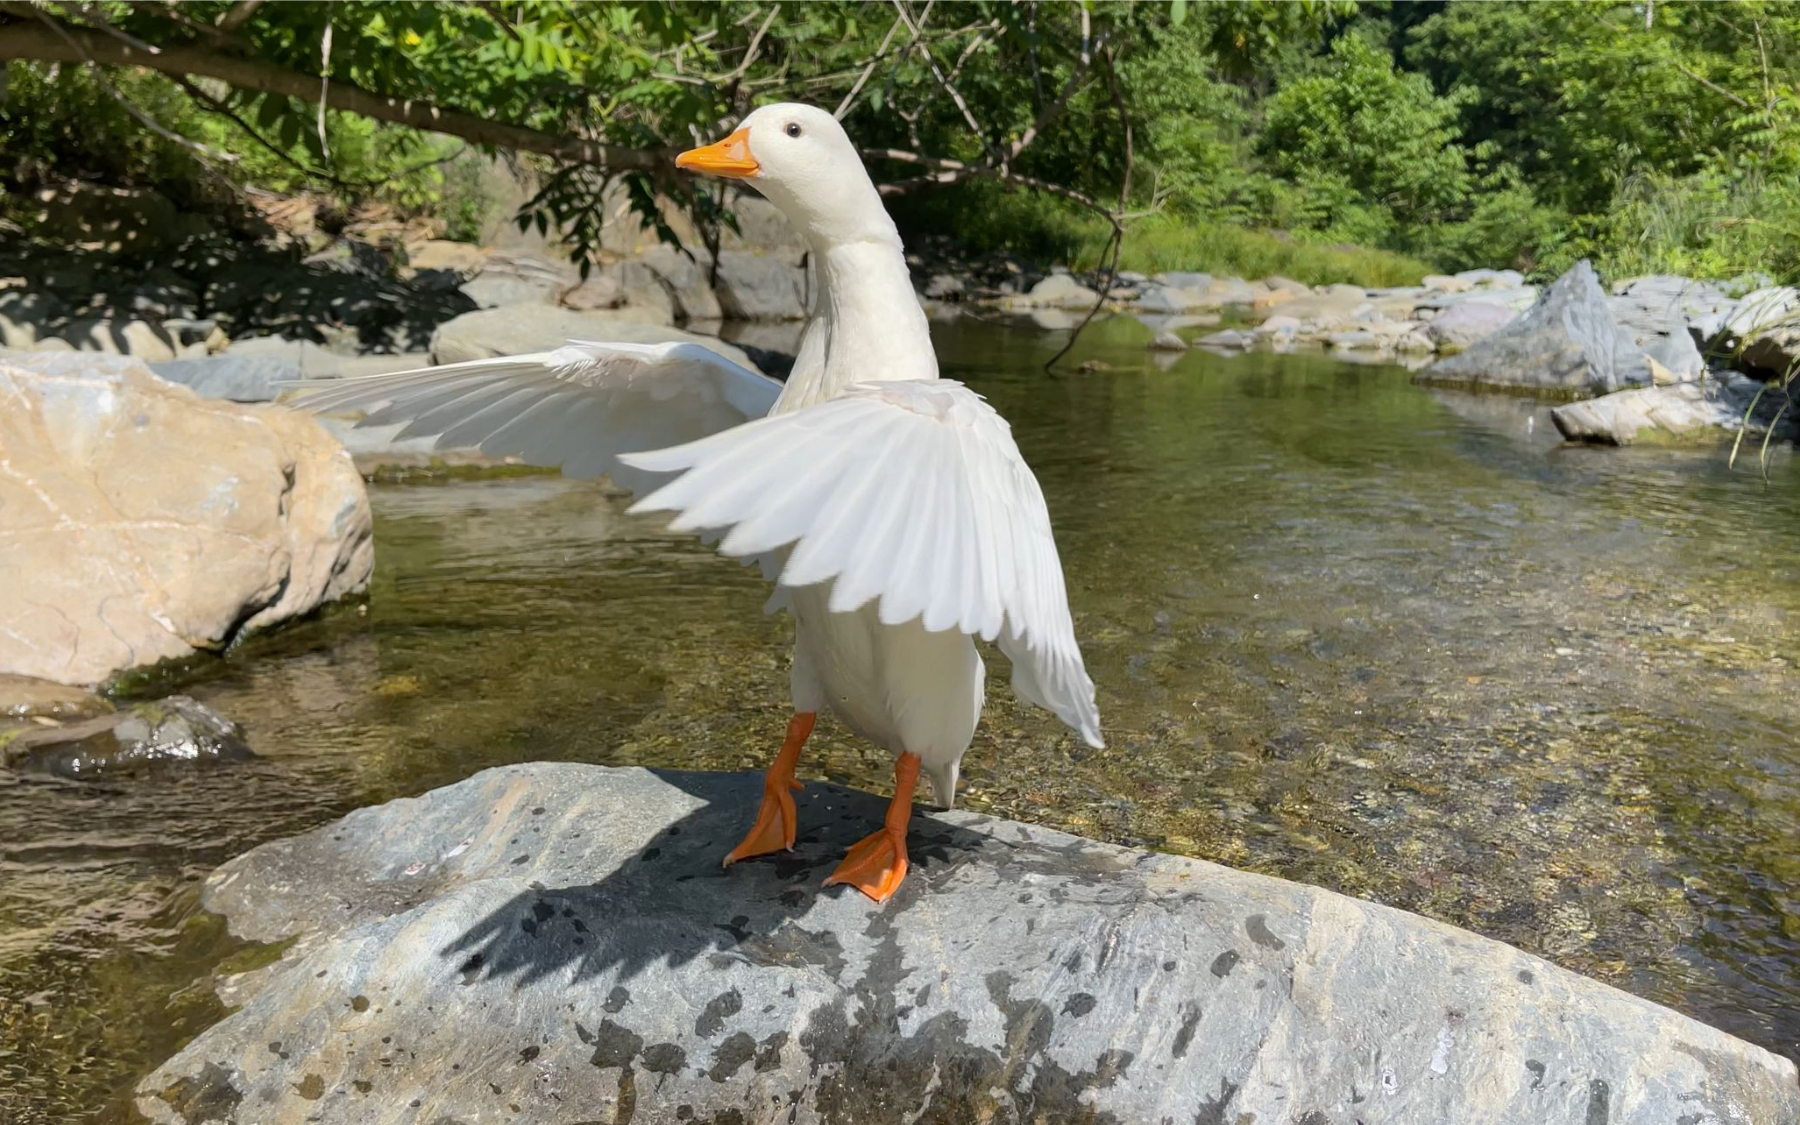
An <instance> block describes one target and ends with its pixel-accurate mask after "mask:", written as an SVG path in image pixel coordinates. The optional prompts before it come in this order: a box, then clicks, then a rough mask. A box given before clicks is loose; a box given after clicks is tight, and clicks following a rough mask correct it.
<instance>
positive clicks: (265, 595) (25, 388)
mask: <svg viewBox="0 0 1800 1125" xmlns="http://www.w3.org/2000/svg"><path fill="white" fill-rule="evenodd" d="M0 400H4V401H6V402H7V403H8V405H7V407H6V408H5V409H4V410H0V451H3V453H0V455H3V456H4V462H0V513H4V515H3V516H0V527H4V530H5V534H4V535H0V623H4V625H5V628H3V629H0V671H5V672H13V673H17V674H19V675H26V676H37V677H39V678H41V679H47V680H54V681H56V682H58V683H66V684H91V683H96V682H98V681H100V680H103V679H105V678H106V677H107V676H109V675H111V674H112V673H113V672H116V671H120V670H122V669H126V668H131V667H135V666H138V665H144V664H152V663H155V662H156V661H159V660H164V659H168V658H171V657H182V656H188V655H191V654H192V653H194V651H195V650H196V649H203V648H217V647H219V646H222V645H224V644H225V643H226V642H228V641H229V640H231V639H232V638H233V637H235V636H237V635H239V634H240V633H242V632H243V631H245V630H247V629H255V628H260V627H263V626H267V625H274V624H276V623H278V622H281V621H285V620H287V619H289V618H291V617H296V616H299V615H301V614H304V613H308V612H310V611H311V610H313V609H315V608H317V607H318V606H319V605H321V604H323V603H325V602H329V601H331V600H333V599H336V598H339V597H342V596H344V595H346V594H350V593H354V592H355V591H357V590H360V589H362V588H363V586H365V585H366V584H367V583H368V580H369V572H370V569H371V567H372V565H373V562H374V551H373V548H372V546H371V544H370V539H369V535H370V518H369V499H368V495H367V494H366V493H365V492H364V490H363V484H362V478H361V477H359V476H358V475H357V473H356V467H355V466H354V465H353V464H351V461H350V455H349V454H347V453H345V452H344V450H343V448H342V447H341V446H340V445H338V443H337V442H336V441H334V440H332V438H331V436H330V435H328V434H327V433H326V432H325V431H324V430H323V429H322V428H320V426H319V424H318V423H317V422H316V421H314V420H313V419H311V418H309V417H306V416H305V415H301V414H296V413H294V412H292V411H289V410H286V409H283V408H281V407H276V406H238V405H233V404H231V403H226V402H221V401H219V400H216V399H203V398H201V397H200V396H198V395H196V394H195V393H194V392H193V391H190V390H188V389H187V388H185V387H177V386H175V385H173V384H171V383H166V382H164V381H162V380H161V379H158V378H157V377H156V376H155V375H152V374H151V373H150V371H149V370H148V369H147V368H145V366H144V365H143V364H142V363H141V362H139V361H138V360H135V359H129V358H124V357H106V356H96V355H77V354H71V353H66V352H65V353H52V354H48V355H33V356H29V357H18V358H9V359H6V360H5V361H3V362H0Z"/></svg>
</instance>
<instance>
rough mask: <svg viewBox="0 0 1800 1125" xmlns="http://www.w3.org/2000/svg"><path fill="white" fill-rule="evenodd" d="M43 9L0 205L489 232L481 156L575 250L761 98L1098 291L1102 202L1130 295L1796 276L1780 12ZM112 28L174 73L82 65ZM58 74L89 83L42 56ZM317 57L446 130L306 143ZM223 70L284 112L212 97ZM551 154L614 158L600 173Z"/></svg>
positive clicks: (1784, 21)
mask: <svg viewBox="0 0 1800 1125" xmlns="http://www.w3.org/2000/svg"><path fill="white" fill-rule="evenodd" d="M237 13H244V18H242V19H241V20H238V18H237V15H236V14H237ZM35 16H36V18H35V19H33V18H28V15H27V14H26V13H25V11H24V10H23V8H22V6H9V7H7V8H5V9H4V10H0V58H8V59H12V60H14V61H11V62H9V63H8V64H7V87H6V90H5V94H4V99H3V100H0V151H4V152H6V153H8V154H9V155H10V156H14V157H16V158H17V159H16V160H13V161H10V162H8V163H9V167H7V168H0V179H4V180H5V183H4V186H5V187H6V188H7V189H9V190H13V191H20V190H29V189H35V188H37V187H41V186H43V185H45V184H47V183H52V182H54V181H56V180H57V179H59V178H67V177H81V178H86V179H94V180H99V181H102V182H108V183H118V184H143V185H147V186H154V187H157V188H159V189H160V190H163V191H165V192H167V193H168V194H170V195H172V196H173V197H175V198H176V199H177V200H178V202H182V203H184V204H186V205H190V206H196V207H198V206H216V205H217V203H218V200H219V198H220V196H221V195H222V194H228V193H229V189H230V188H232V187H244V186H255V187H262V188H267V189H270V190H275V191H290V190H295V189H297V188H301V187H305V188H310V189H312V190H317V191H323V192H325V193H327V194H329V195H331V196H333V197H335V198H336V199H337V200H338V201H339V202H340V203H341V204H342V206H343V207H344V208H345V209H346V210H349V209H351V208H353V207H355V206H356V205H358V204H360V203H364V202H368V201H376V202H381V203H384V204H386V205H388V206H389V207H391V208H394V209H397V210H399V211H401V212H403V213H430V214H432V215H433V216H435V217H437V218H439V219H441V220H442V221H443V222H444V224H445V226H446V228H447V230H448V232H449V233H450V234H451V235H452V236H453V237H469V236H470V235H471V233H472V232H473V231H474V230H476V229H478V228H479V227H480V225H481V219H482V216H483V214H484V210H485V209H486V208H487V207H488V205H489V204H488V201H486V200H484V199H483V198H482V197H481V195H480V192H479V187H478V184H479V165H478V162H477V161H476V160H475V159H473V157H475V156H478V155H481V154H484V153H493V152H496V151H501V150H509V151H517V152H523V153H525V154H526V155H525V159H526V160H527V161H529V162H531V163H533V164H534V165H535V166H536V167H537V169H538V170H539V172H540V173H541V175H542V178H543V183H544V185H545V190H544V192H543V193H542V195H540V196H539V197H538V198H537V199H535V200H533V201H532V202H531V203H530V204H528V205H527V211H526V214H525V215H524V216H523V218H524V219H526V220H527V221H532V222H542V223H545V224H548V223H550V222H555V223H557V224H558V225H560V226H562V227H563V228H564V229H565V231H566V233H567V234H568V236H569V238H570V240H571V242H572V243H573V244H574V245H575V246H576V248H577V250H578V251H581V250H590V251H591V249H592V248H593V247H594V246H595V245H597V242H598V231H599V225H600V222H601V221H602V217H603V214H602V213H603V208H602V207H601V206H600V200H601V198H602V197H603V195H605V193H606V192H607V191H608V190H609V189H610V188H614V187H617V186H621V185H622V186H623V187H624V188H625V189H627V196H628V198H630V199H632V200H634V201H636V202H637V203H638V204H639V205H640V206H641V207H643V208H644V209H646V210H648V209H649V208H650V206H651V204H652V201H653V200H654V198H655V196H656V193H657V192H658V191H659V190H660V191H663V192H667V193H672V194H673V196H674V197H675V198H676V200H677V201H678V202H679V203H682V204H684V205H686V206H688V207H690V208H694V209H696V211H697V213H698V215H699V216H700V218H701V219H702V220H703V221H705V222H710V221H712V220H713V217H714V206H715V205H714V202H713V197H711V196H709V195H707V194H705V193H704V191H696V190H695V188H694V187H693V185H692V184H691V183H689V182H685V181H679V180H669V179H666V178H663V177H662V176H661V175H660V169H661V168H663V167H666V156H663V155H659V152H666V150H667V149H669V148H671V147H680V146H685V145H686V144H688V143H690V142H691V140H692V139H693V138H694V137H695V136H711V135H713V134H715V133H716V132H717V131H718V129H719V128H720V125H721V123H722V122H725V121H728V120H729V119H730V118H731V117H732V116H733V115H734V114H737V113H741V112H742V111H743V109H744V108H746V107H747V106H749V105H752V104H755V103H756V102H761V101H769V100H776V99H781V98H799V99H804V100H808V101H812V102H815V103H818V104H823V105H836V104H838V102H839V101H840V100H844V99H846V98H847V99H848V101H847V105H848V108H847V114H846V124H847V125H848V126H849V128H850V129H851V131H852V133H853V135H855V136H857V137H858V139H859V140H860V141H861V142H862V143H864V144H865V145H866V146H867V147H868V149H869V150H889V151H893V152H897V153H900V154H902V158H901V159H893V158H883V157H880V156H875V155H872V156H871V163H872V165H873V167H874V168H875V169H876V171H877V173H878V175H879V176H880V177H882V178H883V179H884V180H885V181H887V182H889V183H890V184H898V185H899V190H898V193H897V194H896V196H895V207H896V211H897V213H898V214H899V215H900V216H901V218H902V221H903V222H904V223H905V224H906V225H907V227H908V229H909V232H910V233H913V234H921V233H933V234H942V235H947V236H949V237H951V238H953V239H955V240H958V241H960V242H962V243H963V244H965V245H966V246H967V247H969V248H971V249H977V250H979V249H989V248H1005V249H1008V250H1010V251H1012V252H1015V253H1024V254H1033V255H1037V256H1043V257H1053V258H1061V259H1064V260H1067V261H1070V262H1071V263H1073V264H1076V265H1091V264H1094V263H1096V262H1097V261H1098V260H1099V259H1100V256H1101V250H1102V249H1103V248H1104V245H1105V241H1106V238H1107V235H1108V234H1109V233H1110V229H1111V228H1110V226H1109V225H1108V223H1107V221H1106V220H1105V219H1104V218H1103V217H1102V215H1101V213H1100V212H1102V211H1106V210H1113V209H1119V210H1122V211H1123V212H1124V213H1125V214H1126V215H1127V216H1128V222H1127V227H1128V230H1127V234H1126V237H1125V240H1124V244H1123V251H1122V255H1121V259H1122V261H1121V264H1122V265H1124V266H1125V267H1127V268H1135V269H1140V270H1146V271H1153V270H1156V269H1162V268H1175V267H1179V268H1187V269H1202V270H1213V271H1217V272H1231V273H1241V274H1245V275H1259V274H1267V273H1281V274H1286V275H1289V276H1293V277H1297V278H1300V279H1302V280H1307V281H1336V280H1349V281H1357V282H1362V283H1365V284H1383V283H1392V282H1395V281H1401V280H1416V278H1417V276H1418V275H1419V274H1420V273H1422V272H1426V271H1427V270H1430V269H1440V270H1451V269H1460V268H1467V267H1473V266H1493V267H1503V266H1512V267H1517V268H1520V269H1524V270H1527V271H1533V272H1537V273H1551V272H1554V271H1557V270H1560V269H1562V268H1564V267H1566V266H1567V265H1568V264H1570V263H1571V262H1573V261H1574V260H1575V259H1577V258H1580V257H1589V258H1592V259H1594V260H1595V262H1596V264H1597V265H1598V266H1599V267H1600V268H1601V269H1602V271H1603V272H1606V273H1609V274H1612V275H1614V276H1619V275H1627V274H1636V273H1643V272H1651V271H1666V272H1679V273H1686V274H1691V275H1703V276H1713V277H1720V276H1732V275H1736V274H1741V273H1746V272H1761V273H1766V274H1769V275H1771V276H1773V277H1775V278H1778V279H1783V280H1791V279H1794V278H1796V277H1800V186H1797V184H1800V181H1797V179H1796V174H1797V173H1800V5H1795V4H1790V3H1783V2H1779V0H1739V2H1736V3H1732V4H1729V5H1726V4H1708V3H1689V2H1663V3H1657V4H1654V5H1651V4H1642V3H1639V4H1623V3H1610V2H1606V0H1567V2H1557V3H1514V2H1505V0H1502V2H1491V3H1489V2H1467V0H1452V2H1449V3H1410V4H1389V3H1380V2H1372V3H1354V2H1351V0H1298V2H1293V3H1278V2H1248V3H1198V2H1195V3H1189V2H1185V0H1174V2H1172V3H1139V4H1123V3H1107V2H1095V3H1092V4H1088V5H1085V6H1078V5H1073V4H1064V3H1033V2H1025V3H1018V4H1014V3H1003V2H1000V0H992V2H989V0H974V2H970V3H965V4H959V5H949V6H944V5H940V6H938V8H937V9H936V10H935V11H934V12H931V13H928V12H927V10H926V8H925V6H923V5H911V6H908V7H905V8H903V9H894V8H889V7H881V6H874V5H863V4H857V3H851V2H849V0H820V2H817V3H809V4H804V5H779V6H771V5H767V4H763V3H759V2H757V0H732V2H727V3H721V4H689V3H653V2H648V0H627V2H622V3H617V4H610V5H606V6H604V7H590V6H586V5H580V4H568V3H562V2H558V0H496V2H493V3H479V4H478V3H462V2H450V3H441V4H416V3H409V2H403V0H371V2H369V3H362V4H357V5H354V6H337V5H330V4H324V3H311V2H297V3H289V4H279V5H261V6H252V7H250V8H248V9H247V8H246V7H245V6H244V5H231V4H227V3H224V2H222V0H179V2H176V3H172V4H166V5H141V4H128V3H120V2H116V0H108V2H103V3H98V4H94V5H86V6H80V7H77V6H73V5H56V6H44V7H41V8H39V9H36V10H35ZM234 20H236V21H237V22H233V21H234ZM51 21H55V22H57V23H58V27H57V31H58V35H60V36H61V38H58V37H57V36H52V35H50V34H48V33H47V32H46V31H45V29H44V28H43V27H42V26H39V25H41V24H44V23H46V22H51ZM328 28H329V29H330V31H331V33H332V38H331V42H332V43H333V46H332V48H331V49H330V51H329V52H325V51H322V50H321V46H322V41H323V38H324V34H325V32H326V30H327V29H328ZM127 38H128V39H134V40H141V41H146V42H149V43H151V44H155V45H158V46H160V47H164V48H172V49H179V50H181V51H185V52H187V53H188V56H189V57H192V58H194V60H195V61H194V62H193V64H192V66H193V67H194V68H196V69H197V71H198V73H186V74H163V73H158V72H156V71H155V70H154V69H150V70H137V69H133V68H131V67H126V66H108V67H106V68H105V69H104V70H102V68H101V67H100V66H97V65H91V64H92V63H93V62H94V61H95V60H98V61H99V62H106V61H108V59H109V58H110V57H111V56H110V55H109V54H108V52H116V51H117V49H118V46H117V45H118V43H120V42H122V41H124V39H127ZM72 49H73V50H79V51H82V52H85V54H84V56H82V57H84V58H86V59H87V60H88V62H89V64H90V65H72V64H70V63H69V62H67V61H60V62H59V61H56V60H58V59H59V58H62V59H67V58H68V57H69V56H70V52H71V50H72ZM327 55H328V56H329V58H330V77H331V83H336V84H337V87H336V88H337V89H338V90H340V91H345V90H350V89H353V88H354V89H360V90H366V91H369V92H372V93H374V94H377V95H381V96H382V97H386V98H389V99H400V100H399V101H396V102H394V103H392V104H396V105H402V106H409V105H427V104H428V105H430V106H431V107H433V109H434V110H435V109H437V108H445V109H450V110H462V111H464V112H465V113H466V114H467V115H468V118H467V120H468V121H471V122H475V123H476V124H475V125H474V126H458V127H450V126H451V125H454V124H455V123H454V122H450V123H449V124H448V125H446V126H445V127H446V129H447V131H448V132H449V133H450V134H453V135H452V136H448V137H447V136H443V135H438V134H424V133H419V132H416V131H414V130H413V129H412V128H409V127H407V126H406V125H404V124H399V123H395V121H396V120H398V118H395V116H394V114H395V112H397V111H394V110H392V109H391V108H390V109H387V110H383V109H379V108H371V107H367V106H366V107H365V113H364V114H359V113H354V112H350V111H348V110H346V109H343V108H334V109H329V110H327V111H326V112H325V113H324V115H323V122H324V124H323V127H322V128H321V126H320V124H319V121H320V115H319V112H318V110H317V107H316V105H315V104H313V103H314V102H316V96H315V95H313V94H312V93H311V91H312V90H313V89H314V87H315V86H318V87H321V88H327V89H329V88H331V83H326V82H323V81H322V79H321V77H320V71H321V69H322V63H323V61H324V59H325V58H326V56H327ZM144 58H145V56H143V55H142V54H141V53H140V54H138V55H136V56H134V57H133V59H132V60H129V61H142V59H144ZM246 64H251V65H254V66H256V67H259V68H263V72H264V73H273V74H275V75H276V77H277V78H281V77H282V76H286V78H287V79H289V80H290V81H289V82H288V83H287V85H286V86H285V87H283V86H282V84H281V82H279V81H276V82H274V83H272V84H271V83H265V86H272V87H273V88H286V89H291V90H292V91H293V92H292V93H288V94H285V95H283V94H271V93H266V92H264V91H263V90H261V89H257V88H252V87H251V86H250V85H247V84H246V85H238V86H234V85H232V84H231V83H232V82H233V81H240V82H241V81H242V80H241V78H239V77H236V76H237V75H238V74H239V72H240V71H241V70H242V68H243V66H244V65H246ZM152 65H153V66H154V65H156V64H152ZM102 74H105V75H108V76H109V79H108V80H103V79H102V78H101V77H100V76H101V75H102ZM327 100H328V101H329V102H332V104H334V105H338V106H340V107H341V106H342V105H344V104H345V103H344V101H343V94H342V93H340V94H339V95H337V100H335V101H333V100H332V99H331V98H329V97H328V99H327ZM384 114H385V115H387V116H388V117H389V118H390V120H388V121H386V122H382V121H377V120H373V119H371V118H372V116H374V117H380V116H382V115H384ZM146 119H147V120H151V121H154V122H156V123H157V127H158V129H160V130H162V131H164V132H166V133H168V134H171V135H180V136H184V137H187V138H191V140H192V141H193V142H195V144H194V145H193V146H189V147H184V146H182V145H180V144H177V143H175V142H174V141H171V140H168V139H165V137H163V136H159V135H158V133H157V132H156V131H153V130H152V129H150V128H149V127H147V126H146V125H145V124H144V123H143V122H144V121H145V120H146ZM446 120H448V119H446ZM493 125H501V126H506V127H508V128H511V129H512V130H513V132H512V133H509V134H507V135H506V136H499V135H497V134H495V133H494V132H493V130H492V128H488V127H487V126H493ZM1127 125H1129V130H1127V128H1126V126H1127ZM321 132H322V133H323V136H322V137H321V135H320V134H321ZM1128 132H1129V136H1130V145H1129V156H1128V155H1127V153H1128V148H1127V134H1128ZM526 134H529V135H526ZM571 141H574V142H578V143H579V144H605V145H610V146H613V148H612V149H611V150H609V151H610V155H608V156H607V158H606V160H604V161H602V160H596V159H595V158H594V156H593V153H592V151H591V150H589V149H583V150H581V151H576V150H575V149H572V148H571V147H570V142H571ZM465 150H467V152H468V155H466V156H464V155H460V154H462V153H464V151H465ZM225 153H229V154H232V158H224V157H223V156H222V154H225ZM1127 167H1129V168H1130V173H1131V175H1130V189H1129V191H1128V193H1127V195H1126V198H1125V200H1124V202H1123V204H1122V205H1121V204H1120V203H1119V199H1120V185H1121V181H1122V180H1123V179H1124V177H1125V173H1126V169H1127ZM1034 184H1035V185H1050V186H1051V187H1053V188H1054V189H1055V191H1054V192H1048V191H1044V190H1039V189H1037V188H1034V187H1033V185H1034ZM1074 197H1084V198H1086V199H1088V200H1090V201H1092V205H1091V206H1089V207H1083V206H1081V205H1079V204H1077V203H1072V202H1070V199H1071V198H1074ZM607 198H616V196H607Z"/></svg>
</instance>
